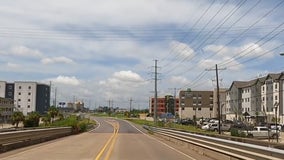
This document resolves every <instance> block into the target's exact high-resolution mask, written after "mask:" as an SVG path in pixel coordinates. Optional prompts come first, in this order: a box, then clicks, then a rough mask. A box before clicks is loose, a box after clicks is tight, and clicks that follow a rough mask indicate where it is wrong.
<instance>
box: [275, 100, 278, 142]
mask: <svg viewBox="0 0 284 160" xmlns="http://www.w3.org/2000/svg"><path fill="white" fill-rule="evenodd" d="M278 106H279V103H278V102H276V103H275V104H274V108H275V130H276V142H277V143H278V126H277V109H278Z"/></svg>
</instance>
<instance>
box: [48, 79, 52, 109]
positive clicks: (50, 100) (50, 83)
mask: <svg viewBox="0 0 284 160" xmlns="http://www.w3.org/2000/svg"><path fill="white" fill-rule="evenodd" d="M51 85H52V82H51V81H49V106H48V107H50V105H51V103H52V98H51Z"/></svg>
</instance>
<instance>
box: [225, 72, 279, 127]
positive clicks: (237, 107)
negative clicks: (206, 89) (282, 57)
mask: <svg viewBox="0 0 284 160" xmlns="http://www.w3.org/2000/svg"><path fill="white" fill-rule="evenodd" d="M283 81H284V73H278V74H268V75H267V76H266V77H262V78H257V79H254V80H251V81H234V82H233V83H232V85H231V87H230V88H229V90H228V91H227V96H226V118H227V119H231V120H234V119H242V120H246V121H247V122H249V123H258V122H267V123H273V122H275V118H276V117H277V119H278V123H281V124H284V123H283V121H284V119H283V116H284V107H283V101H284V94H283V93H284V92H283V88H284V84H283Z"/></svg>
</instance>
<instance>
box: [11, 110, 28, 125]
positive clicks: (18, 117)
mask: <svg viewBox="0 0 284 160" xmlns="http://www.w3.org/2000/svg"><path fill="white" fill-rule="evenodd" d="M24 120H25V116H24V114H23V113H22V112H20V111H16V112H14V113H13V115H12V124H13V125H14V124H16V128H18V126H19V123H20V122H22V121H24Z"/></svg>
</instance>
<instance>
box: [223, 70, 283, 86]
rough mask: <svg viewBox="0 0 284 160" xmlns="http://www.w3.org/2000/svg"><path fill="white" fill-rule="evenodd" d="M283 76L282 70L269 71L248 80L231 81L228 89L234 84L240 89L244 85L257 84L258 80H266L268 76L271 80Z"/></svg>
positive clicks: (261, 81) (262, 81)
mask: <svg viewBox="0 0 284 160" xmlns="http://www.w3.org/2000/svg"><path fill="white" fill-rule="evenodd" d="M281 77H282V78H284V72H281V73H270V74H268V75H267V76H264V77H260V78H256V79H253V80H250V81H233V83H232V84H231V86H230V88H229V89H228V90H231V89H232V87H233V86H236V88H238V89H241V88H245V87H251V86H253V85H255V84H257V83H258V82H260V83H265V80H267V79H268V78H271V79H273V80H279V79H281Z"/></svg>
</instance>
